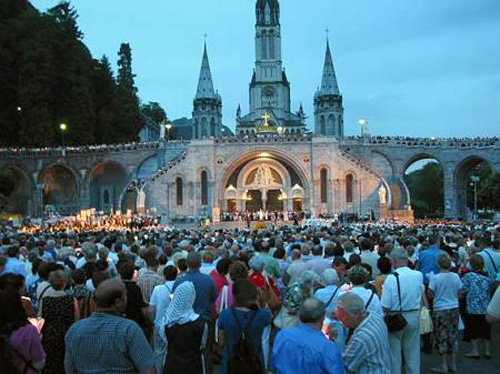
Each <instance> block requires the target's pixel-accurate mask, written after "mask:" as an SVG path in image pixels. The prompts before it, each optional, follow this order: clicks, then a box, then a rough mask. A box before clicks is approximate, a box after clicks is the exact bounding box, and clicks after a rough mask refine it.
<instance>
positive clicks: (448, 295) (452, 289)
mask: <svg viewBox="0 0 500 374" xmlns="http://www.w3.org/2000/svg"><path fill="white" fill-rule="evenodd" d="M429 289H430V290H431V291H432V292H434V310H435V311H440V310H449V309H456V308H458V296H459V293H460V290H461V289H462V281H461V280H460V277H459V276H458V274H455V273H439V274H436V275H434V276H433V277H431V280H430V282H429Z"/></svg>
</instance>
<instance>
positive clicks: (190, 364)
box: [162, 281, 208, 374]
mask: <svg viewBox="0 0 500 374" xmlns="http://www.w3.org/2000/svg"><path fill="white" fill-rule="evenodd" d="M195 300H196V290H195V286H194V284H193V283H192V282H190V281H184V282H182V283H181V284H180V285H179V286H177V287H176V288H175V291H174V297H173V299H172V301H171V302H170V304H169V305H168V308H167V312H166V314H165V319H164V321H163V324H164V326H165V327H164V330H163V331H162V338H163V339H164V341H165V343H166V344H167V347H168V349H167V357H166V360H165V370H164V373H165V374H184V373H189V374H204V373H206V367H205V362H204V360H203V358H202V356H203V355H204V352H205V348H206V343H207V339H208V324H207V321H206V320H205V319H204V318H203V317H202V316H201V315H199V314H197V313H196V312H195V311H194V310H193V305H194V303H195Z"/></svg>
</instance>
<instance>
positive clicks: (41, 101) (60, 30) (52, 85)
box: [0, 0, 143, 146]
mask: <svg viewBox="0 0 500 374" xmlns="http://www.w3.org/2000/svg"><path fill="white" fill-rule="evenodd" d="M77 18H78V16H77V13H76V11H75V10H74V8H73V7H72V6H71V5H70V4H69V3H68V2H61V3H60V4H58V5H57V6H55V7H53V8H51V9H49V10H48V11H47V12H46V13H41V12H39V11H38V10H37V9H35V8H34V7H33V6H32V5H31V4H30V3H29V1H27V0H2V1H1V2H0V131H1V136H0V145H4V146H57V145H60V144H61V138H62V136H61V130H60V128H59V125H60V124H61V123H65V124H67V126H68V129H67V131H66V132H65V139H66V144H94V143H119V142H127V141H134V140H137V134H138V131H139V130H140V128H141V127H142V124H143V118H142V116H141V114H140V109H139V99H138V97H137V89H136V87H135V85H134V75H133V73H132V56H131V50H130V46H129V45H128V44H125V43H124V44H122V45H121V47H120V49H119V52H118V74H117V77H116V78H115V77H114V75H113V71H112V69H111V65H110V63H109V60H108V58H107V57H106V56H103V57H102V58H101V59H99V60H97V59H93V58H92V55H91V54H90V51H89V50H88V48H87V47H86V46H85V44H83V42H82V38H83V33H82V31H80V29H79V28H78V25H77Z"/></svg>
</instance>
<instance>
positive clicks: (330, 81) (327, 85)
mask: <svg viewBox="0 0 500 374" xmlns="http://www.w3.org/2000/svg"><path fill="white" fill-rule="evenodd" d="M319 93H320V94H322V95H340V91H339V85H338V83H337V76H336V75H335V68H334V67H333V59H332V52H331V51H330V42H329V40H328V37H327V38H326V54H325V65H324V67H323V80H322V81H321V89H320V92H319Z"/></svg>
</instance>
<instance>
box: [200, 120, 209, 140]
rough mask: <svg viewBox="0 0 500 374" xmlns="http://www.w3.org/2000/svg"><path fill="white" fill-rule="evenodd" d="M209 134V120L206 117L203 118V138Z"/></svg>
mask: <svg viewBox="0 0 500 374" xmlns="http://www.w3.org/2000/svg"><path fill="white" fill-rule="evenodd" d="M207 136H208V121H207V118H206V117H203V118H202V119H201V136H200V137H201V138H206V137H207Z"/></svg>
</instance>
